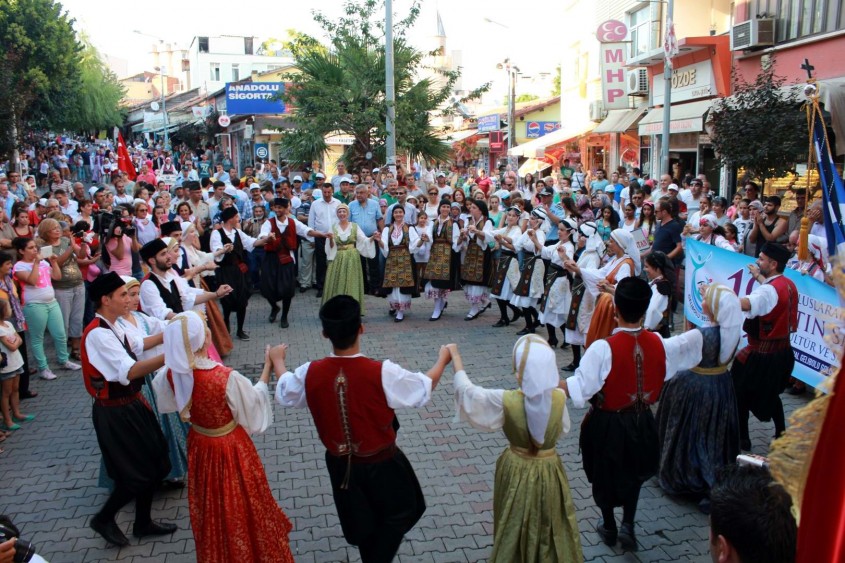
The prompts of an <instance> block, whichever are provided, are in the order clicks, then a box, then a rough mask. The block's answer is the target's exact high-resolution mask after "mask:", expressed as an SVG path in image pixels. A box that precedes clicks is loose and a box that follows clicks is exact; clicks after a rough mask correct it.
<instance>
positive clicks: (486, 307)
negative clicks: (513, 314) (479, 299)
mask: <svg viewBox="0 0 845 563" xmlns="http://www.w3.org/2000/svg"><path fill="white" fill-rule="evenodd" d="M492 306H493V304H492V303H487V305H485V306H484V307H482V308H481V310H480V311H479V312H478V314H479V315H480V314H481V313H483V312H484V311H486V310H487V309H489V308H490V307H492Z"/></svg>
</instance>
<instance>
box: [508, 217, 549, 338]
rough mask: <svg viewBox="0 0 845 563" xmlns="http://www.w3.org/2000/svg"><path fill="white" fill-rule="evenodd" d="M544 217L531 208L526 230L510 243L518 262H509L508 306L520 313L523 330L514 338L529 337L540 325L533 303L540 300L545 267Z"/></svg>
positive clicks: (545, 228)
mask: <svg viewBox="0 0 845 563" xmlns="http://www.w3.org/2000/svg"><path fill="white" fill-rule="evenodd" d="M547 219H548V214H547V213H546V210H545V209H543V208H542V207H535V208H534V210H533V211H532V212H531V217H530V218H529V219H528V228H527V229H526V230H525V232H524V233H522V235H520V237H519V238H518V239H516V242H515V243H514V248H515V249H516V251H517V252H518V253H519V260H518V261H511V265H510V268H509V269H508V281H509V282H510V284H511V287H512V288H513V293H512V295H511V298H510V304H511V305H513V306H514V307H519V308H520V309H522V314H523V315H525V328H523V329H522V330H521V331H519V332H518V333H517V334H518V335H520V336H524V335H526V334H531V333H533V332H534V330H535V329H536V328H537V327H538V326H539V325H540V321H539V320H538V316H539V315H538V313H537V309H536V305H537V301H538V300H539V299H540V297H542V296H543V275H544V274H545V272H546V267H545V264H543V260H541V259H540V253H541V252H542V250H543V245H544V244H545V243H546V233H547V232H548V231H549V224H548V221H547Z"/></svg>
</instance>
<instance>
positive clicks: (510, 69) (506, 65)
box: [496, 59, 519, 153]
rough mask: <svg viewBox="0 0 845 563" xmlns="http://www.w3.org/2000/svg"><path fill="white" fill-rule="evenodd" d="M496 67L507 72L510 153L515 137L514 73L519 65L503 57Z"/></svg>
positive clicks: (515, 73)
mask: <svg viewBox="0 0 845 563" xmlns="http://www.w3.org/2000/svg"><path fill="white" fill-rule="evenodd" d="M496 68H497V69H499V70H505V71H506V72H507V73H508V153H510V150H511V149H512V148H513V143H514V140H515V138H516V75H517V74H518V73H519V67H518V66H516V65H514V64H512V63H511V62H510V59H505V60H504V62H501V63H499V64H497V65H496Z"/></svg>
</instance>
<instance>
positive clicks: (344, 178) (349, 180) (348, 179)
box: [340, 176, 352, 184]
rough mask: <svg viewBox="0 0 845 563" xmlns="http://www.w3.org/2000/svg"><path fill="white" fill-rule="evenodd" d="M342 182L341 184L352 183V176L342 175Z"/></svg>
mask: <svg viewBox="0 0 845 563" xmlns="http://www.w3.org/2000/svg"><path fill="white" fill-rule="evenodd" d="M340 183H341V184H343V183H346V184H351V183H352V177H351V176H342V177H341V178H340Z"/></svg>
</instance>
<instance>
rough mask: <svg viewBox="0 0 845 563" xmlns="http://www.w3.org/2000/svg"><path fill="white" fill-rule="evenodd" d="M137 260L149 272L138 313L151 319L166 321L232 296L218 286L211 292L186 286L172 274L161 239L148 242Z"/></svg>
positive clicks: (223, 286) (229, 289) (164, 245)
mask: <svg viewBox="0 0 845 563" xmlns="http://www.w3.org/2000/svg"><path fill="white" fill-rule="evenodd" d="M141 260H143V261H144V263H145V264H146V265H147V266H149V268H150V275H148V276H147V278H146V279H145V280H144V281H143V282H142V283H141V310H142V311H143V312H145V313H146V314H148V315H150V316H151V317H155V318H157V319H165V320H169V319H171V318H172V317H173V316H174V315H177V314H179V313H181V312H182V311H189V310H191V309H193V308H194V306H195V305H200V304H202V303H205V302H206V301H211V300H212V299H217V298H220V297H225V296H227V295H229V294H230V293H231V292H232V288H231V287H229V286H228V285H221V286H220V287H218V288H217V291H215V292H211V291H203V290H202V289H198V288H194V287H191V286H189V285H188V282H187V281H186V280H185V278H182V277H180V276H179V275H177V274H176V272H175V271H173V253H172V252H170V251H169V250H168V249H167V244H166V243H165V242H164V241H163V240H161V239H154V240H151V241H150V242H148V243H147V244H145V245H144V246H143V247H142V248H141Z"/></svg>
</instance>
